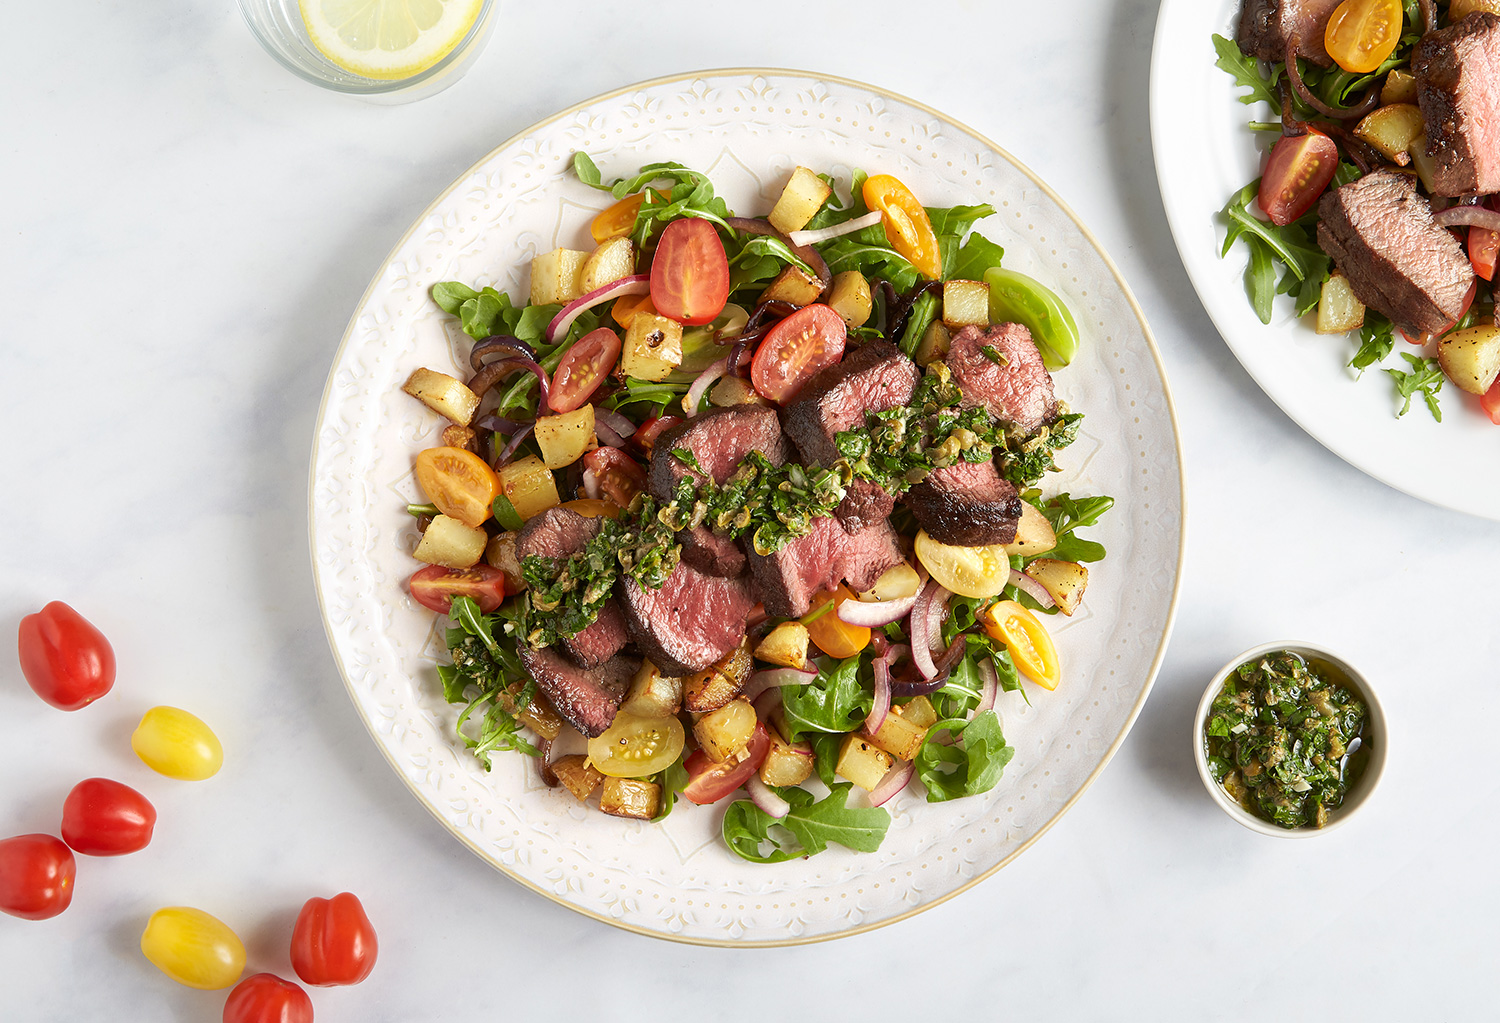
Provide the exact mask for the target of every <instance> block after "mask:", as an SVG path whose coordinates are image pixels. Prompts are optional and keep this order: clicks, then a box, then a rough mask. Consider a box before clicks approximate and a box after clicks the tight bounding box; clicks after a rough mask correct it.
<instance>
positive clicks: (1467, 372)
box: [1438, 324, 1500, 394]
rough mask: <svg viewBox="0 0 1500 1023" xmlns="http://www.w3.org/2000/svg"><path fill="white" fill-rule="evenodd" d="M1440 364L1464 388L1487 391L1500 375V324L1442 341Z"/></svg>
mask: <svg viewBox="0 0 1500 1023" xmlns="http://www.w3.org/2000/svg"><path fill="white" fill-rule="evenodd" d="M1438 365H1440V366H1442V367H1443V372H1444V373H1446V374H1447V375H1448V379H1449V380H1452V381H1453V382H1454V383H1455V384H1457V385H1458V386H1459V387H1460V388H1462V389H1463V390H1465V391H1468V392H1469V393H1470V394H1483V393H1484V392H1485V391H1488V390H1489V389H1490V386H1491V385H1492V384H1494V382H1495V378H1496V377H1497V376H1500V327H1496V326H1494V325H1493V324H1481V325H1479V326H1475V327H1467V328H1465V329H1464V330H1455V331H1454V332H1453V333H1451V334H1448V335H1446V336H1444V337H1443V338H1441V339H1440V340H1439V341H1438Z"/></svg>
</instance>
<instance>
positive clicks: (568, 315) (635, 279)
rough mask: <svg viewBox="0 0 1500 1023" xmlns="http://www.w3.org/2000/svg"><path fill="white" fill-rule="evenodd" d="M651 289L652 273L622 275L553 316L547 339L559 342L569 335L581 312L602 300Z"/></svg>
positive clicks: (645, 291) (638, 293) (641, 293)
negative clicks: (569, 330) (570, 328)
mask: <svg viewBox="0 0 1500 1023" xmlns="http://www.w3.org/2000/svg"><path fill="white" fill-rule="evenodd" d="M650 291H651V275H650V274H633V275H631V276H629V277H621V278H620V279H619V280H618V281H612V282H610V283H609V284H606V285H605V286H604V287H602V288H595V289H594V290H593V291H591V292H589V293H588V294H587V295H582V296H580V297H578V298H575V299H574V300H573V301H571V302H569V303H568V304H567V305H565V306H563V307H562V309H561V310H560V311H559V312H558V314H557V315H556V316H554V317H552V322H551V323H549V324H547V341H548V343H549V344H554V345H555V344H557V342H558V339H560V338H562V337H565V336H566V335H567V333H568V328H569V327H571V326H573V321H574V320H576V319H578V317H579V314H581V313H583V312H585V311H586V310H589V309H592V308H593V307H594V306H596V305H598V304H599V303H601V302H608V301H609V300H610V299H612V298H620V297H621V296H623V295H646V294H649V293H650Z"/></svg>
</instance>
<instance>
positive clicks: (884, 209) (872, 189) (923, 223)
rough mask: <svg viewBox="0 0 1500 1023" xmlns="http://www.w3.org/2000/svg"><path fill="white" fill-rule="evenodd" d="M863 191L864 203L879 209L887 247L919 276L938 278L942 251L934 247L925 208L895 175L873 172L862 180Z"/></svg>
mask: <svg viewBox="0 0 1500 1023" xmlns="http://www.w3.org/2000/svg"><path fill="white" fill-rule="evenodd" d="M863 194H864V199H865V205H866V206H868V207H870V209H872V210H879V211H880V214H881V217H880V222H881V223H882V224H884V225H885V236H886V238H887V239H889V240H890V243H891V248H893V249H895V250H896V251H897V252H899V253H901V255H903V256H905V257H906V259H907V260H908V261H909V262H910V263H911V265H912V266H914V267H916V268H917V270H918V271H919V272H920V273H921V274H922V276H924V277H930V278H931V279H932V280H937V279H938V278H939V277H942V276H943V254H942V252H941V251H940V250H939V249H938V242H937V235H936V234H935V233H934V232H933V230H932V221H931V220H930V219H929V218H928V216H927V211H926V210H925V209H923V208H922V204H921V203H919V202H917V197H916V196H914V195H912V194H911V189H909V188H907V187H906V186H905V185H903V184H902V183H901V180H900V179H899V178H894V177H892V176H891V175H889V174H876V175H875V176H874V177H872V178H866V179H865V187H864V190H863Z"/></svg>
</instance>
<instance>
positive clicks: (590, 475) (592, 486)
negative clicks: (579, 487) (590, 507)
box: [583, 469, 604, 501]
mask: <svg viewBox="0 0 1500 1023" xmlns="http://www.w3.org/2000/svg"><path fill="white" fill-rule="evenodd" d="M583 496H584V497H586V498H588V499H589V500H590V501H599V500H602V499H603V498H604V493H603V491H601V490H600V489H599V476H598V474H597V473H595V472H594V470H593V469H585V470H583Z"/></svg>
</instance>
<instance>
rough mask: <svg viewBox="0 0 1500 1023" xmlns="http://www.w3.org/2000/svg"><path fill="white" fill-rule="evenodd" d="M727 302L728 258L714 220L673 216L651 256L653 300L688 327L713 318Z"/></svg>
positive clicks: (664, 314) (666, 313)
mask: <svg viewBox="0 0 1500 1023" xmlns="http://www.w3.org/2000/svg"><path fill="white" fill-rule="evenodd" d="M727 301H729V258H728V257H727V256H726V255H725V254H724V243H723V242H721V241H720V240H719V232H718V231H716V230H715V229H714V225H712V224H710V223H709V222H708V221H706V220H702V219H700V218H697V217H686V218H684V219H682V220H674V221H672V222H671V223H670V224H668V225H667V226H666V228H665V229H664V230H663V231H662V233H661V239H660V240H659V241H658V242H657V243H656V255H655V256H653V257H651V304H652V305H654V306H655V307H656V311H657V312H659V313H661V315H663V316H665V317H667V318H668V319H673V320H676V321H677V322H678V323H681V324H683V325H684V326H690V327H691V326H699V325H701V324H704V323H711V322H713V319H714V317H716V316H718V315H719V313H720V312H721V311H723V309H724V303H725V302H727Z"/></svg>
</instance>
